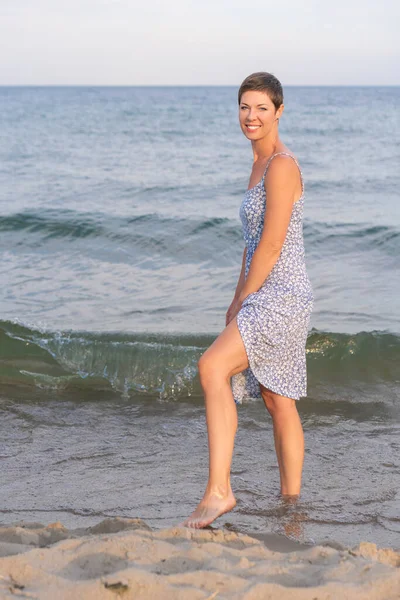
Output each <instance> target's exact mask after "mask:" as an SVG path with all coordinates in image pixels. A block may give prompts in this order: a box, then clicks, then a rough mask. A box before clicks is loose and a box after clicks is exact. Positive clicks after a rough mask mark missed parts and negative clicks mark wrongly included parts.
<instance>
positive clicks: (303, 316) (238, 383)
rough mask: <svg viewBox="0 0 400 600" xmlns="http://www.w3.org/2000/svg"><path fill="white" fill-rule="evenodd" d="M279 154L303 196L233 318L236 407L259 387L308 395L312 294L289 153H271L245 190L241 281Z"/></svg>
mask: <svg viewBox="0 0 400 600" xmlns="http://www.w3.org/2000/svg"><path fill="white" fill-rule="evenodd" d="M280 154H285V155H286V156H290V157H291V158H292V159H293V160H294V161H295V162H296V164H297V166H298V168H299V171H300V177H301V187H302V194H301V197H300V198H299V200H297V201H296V202H295V203H294V204H293V209H292V215H291V218H290V222H289V226H288V230H287V234H286V238H285V241H284V244H283V246H282V250H281V253H280V255H279V258H278V260H277V261H276V263H275V265H274V267H273V268H272V270H271V272H270V273H269V275H268V277H267V278H266V279H265V281H264V283H263V284H262V286H261V287H260V288H259V289H258V290H257V291H256V292H253V293H251V294H249V295H248V296H247V297H246V298H245V299H244V301H243V303H242V306H241V309H240V311H239V312H238V314H237V325H238V329H239V332H240V334H241V336H242V339H243V343H244V346H245V349H246V353H247V357H248V361H249V366H248V368H247V369H245V370H244V371H242V372H241V373H238V374H236V375H234V376H233V377H232V378H231V388H232V394H233V397H234V400H235V403H236V404H241V403H242V400H243V399H257V398H261V391H260V385H259V384H260V383H261V384H262V385H263V386H264V387H266V388H268V389H270V390H271V391H273V392H275V393H276V394H280V395H282V396H287V397H288V398H294V399H295V400H299V399H300V397H302V396H306V395H307V369H306V342H307V335H308V328H309V324H310V317H311V312H312V310H313V306H314V294H313V289H312V286H311V282H310V279H309V277H308V274H307V270H306V263H305V251H304V238H303V210H304V180H303V174H302V172H301V169H300V166H299V163H298V162H297V160H296V158H295V157H294V156H292V155H291V154H289V153H288V152H277V153H276V154H273V155H272V156H271V157H270V158H269V160H268V162H267V165H266V168H265V171H264V175H263V177H262V179H261V181H259V183H258V184H257V185H255V186H254V187H252V188H251V189H249V190H247V191H246V193H245V195H244V198H243V201H242V203H241V205H240V209H239V216H240V220H241V222H242V232H243V238H244V241H245V244H246V247H247V253H246V263H245V276H246V278H247V275H248V272H249V268H250V263H251V259H252V256H253V254H254V251H255V249H256V248H257V245H258V243H259V241H260V238H261V233H262V229H263V224H264V214H265V207H266V202H267V201H268V200H267V196H266V193H265V187H264V179H265V175H266V173H267V170H268V167H269V165H270V162H271V160H272V159H273V158H274V157H275V156H278V155H280Z"/></svg>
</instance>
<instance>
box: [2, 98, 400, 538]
mask: <svg viewBox="0 0 400 600" xmlns="http://www.w3.org/2000/svg"><path fill="white" fill-rule="evenodd" d="M284 92H285V111H284V113H283V116H282V118H281V119H280V136H281V139H282V140H283V142H284V143H285V144H286V145H287V146H288V147H289V148H290V149H291V150H292V151H293V152H294V154H295V155H296V156H297V158H298V160H299V162H300V165H301V168H302V172H303V175H304V180H305V203H304V240H305V250H306V264H307V270H308V274H309V277H310V280H311V283H312V286H313V290H314V295H315V305H314V311H313V314H312V317H311V326H310V331H309V336H308V341H307V369H308V395H307V397H305V398H302V399H300V401H299V402H298V403H297V407H298V410H299V414H300V417H301V420H302V423H303V428H304V434H305V445H306V451H305V463H304V470H303V484H302V492H301V497H300V500H299V502H298V504H297V505H295V506H292V507H288V506H286V505H285V504H283V503H282V502H281V500H280V498H279V493H278V492H279V470H278V465H277V461H276V455H275V451H274V442H273V432H272V421H271V418H270V416H269V414H268V413H267V411H266V410H265V407H264V405H263V403H262V402H247V403H244V404H243V405H242V406H239V407H238V414H239V430H238V433H237V437H236V443H235V452H234V457H233V463H232V488H233V491H234V493H235V496H236V498H237V502H238V504H237V507H236V508H235V509H234V511H233V512H231V513H229V514H227V515H223V516H222V517H220V518H219V519H218V520H217V521H216V522H215V524H213V525H215V526H226V527H228V528H231V529H232V530H237V531H244V532H246V533H249V534H257V533H263V532H274V533H282V534H284V535H286V536H288V537H293V538H294V539H298V540H299V541H302V542H305V543H321V542H323V541H325V540H335V541H337V542H339V543H342V544H346V545H348V544H350V545H353V544H356V543H358V542H359V541H362V540H365V541H371V542H375V543H377V544H379V545H383V546H391V547H394V548H397V549H400V495H399V490H400V458H399V456H400V453H399V450H400V439H399V433H400V419H399V417H400V366H399V365H400V303H399V297H400V277H399V255H400V202H399V190H400V169H399V166H400V143H399V139H400V119H399V109H398V107H399V101H400V88H399V87H290V86H288V87H286V88H285V89H284ZM0 107H1V109H0V121H1V132H2V134H1V136H0V156H1V161H0V189H1V193H0V231H1V235H0V246H1V267H0V269H1V282H2V285H1V292H0V294H1V295H0V310H1V312H0V357H1V360H0V410H1V419H0V458H1V471H2V477H1V480H2V485H1V487H0V522H1V523H2V524H8V523H13V522H16V521H19V522H20V521H24V522H32V521H35V522H37V521H41V522H44V523H49V522H51V521H55V520H61V521H62V522H63V523H64V524H65V525H66V526H68V527H80V526H83V525H85V524H87V525H88V526H89V525H93V524H94V523H96V522H98V521H99V520H100V519H102V518H105V517H107V516H123V517H141V518H143V519H144V520H145V521H146V522H147V523H148V524H149V525H150V526H152V527H154V528H162V527H168V526H172V525H174V524H178V523H179V522H180V521H182V520H183V518H185V517H186V516H188V515H189V514H190V513H191V512H192V511H193V510H194V508H195V507H196V505H197V503H198V501H199V500H200V499H201V497H202V495H203V491H204V487H205V484H206V480H207V473H208V463H207V460H208V451H207V432H206V424H205V414H204V404H203V397H202V390H201V387H200V384H199V379H198V372H197V360H198V358H199V357H200V355H201V354H202V353H203V352H204V350H205V349H206V348H207V347H208V346H209V345H210V344H211V343H212V341H213V340H214V339H215V338H216V337H217V336H218V334H219V333H220V332H221V331H222V329H223V328H224V326H225V313H226V310H227V308H228V306H229V304H230V302H231V300H232V297H233V294H234V290H235V287H236V283H237V279H238V277H239V273H240V267H241V256H242V252H243V248H244V241H243V238H242V232H241V223H240V219H239V207H240V203H241V201H242V198H243V195H244V193H245V191H246V189H247V187H248V183H249V176H250V171H251V165H252V160H253V155H252V151H251V145H250V142H249V141H248V140H246V138H245V137H244V136H243V134H242V133H241V131H240V128H239V124H238V107H237V88H235V87H194V86H193V87H0Z"/></svg>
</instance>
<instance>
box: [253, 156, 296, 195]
mask: <svg viewBox="0 0 400 600" xmlns="http://www.w3.org/2000/svg"><path fill="white" fill-rule="evenodd" d="M280 154H284V155H285V156H290V158H293V160H294V162H295V163H296V165H297V167H298V169H299V171H300V180H301V195H303V194H304V181H303V173H302V171H301V169H300V165H299V163H298V162H297V160H296V159H295V157H294V156H293V155H292V154H289V152H276V154H272V155H271V156H270V157H269V159H268V161H267V166H266V167H265V171H264V175H263V177H262V181H263V180H264V179H265V175H266V174H267V170H268V167H269V163H270V162H271V160H272V159H273V158H274V157H275V156H279V155H280Z"/></svg>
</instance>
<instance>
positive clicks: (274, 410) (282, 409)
mask: <svg viewBox="0 0 400 600" xmlns="http://www.w3.org/2000/svg"><path fill="white" fill-rule="evenodd" d="M261 396H262V399H263V400H264V404H265V408H266V409H267V410H268V412H269V414H270V415H271V417H273V418H277V419H280V418H286V417H288V416H290V414H291V413H293V409H295V410H297V406H296V400H294V399H293V398H287V397H286V396H281V395H280V394H275V393H274V392H272V391H271V390H269V389H267V388H264V387H262V388H261Z"/></svg>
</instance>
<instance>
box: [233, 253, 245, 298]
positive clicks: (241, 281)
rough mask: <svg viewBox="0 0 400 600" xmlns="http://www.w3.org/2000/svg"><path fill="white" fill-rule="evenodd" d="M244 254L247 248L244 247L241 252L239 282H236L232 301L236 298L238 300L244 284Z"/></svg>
mask: <svg viewBox="0 0 400 600" xmlns="http://www.w3.org/2000/svg"><path fill="white" fill-rule="evenodd" d="M246 252H247V246H245V247H244V250H243V258H242V270H241V271H240V276H239V281H238V282H237V286H236V291H235V295H234V300H237V298H239V294H240V292H241V291H242V288H243V286H244V282H245V269H246Z"/></svg>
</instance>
